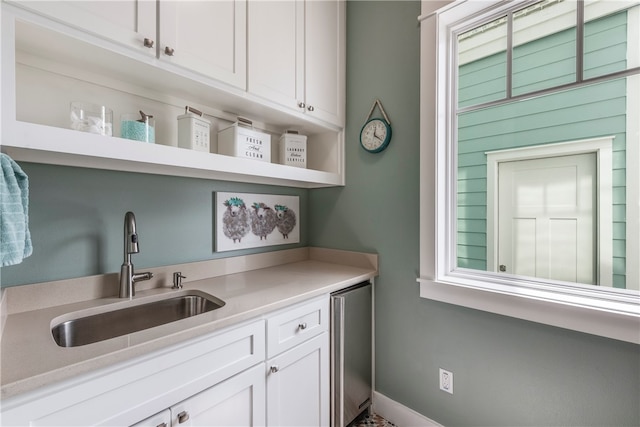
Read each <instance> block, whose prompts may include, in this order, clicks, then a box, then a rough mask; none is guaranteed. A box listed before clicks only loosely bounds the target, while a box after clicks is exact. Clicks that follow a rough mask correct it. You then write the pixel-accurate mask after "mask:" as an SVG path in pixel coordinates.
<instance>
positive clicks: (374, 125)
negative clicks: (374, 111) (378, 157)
mask: <svg viewBox="0 0 640 427" xmlns="http://www.w3.org/2000/svg"><path fill="white" fill-rule="evenodd" d="M390 139H391V128H390V127H389V125H388V124H387V123H386V122H384V121H382V120H381V119H371V120H369V121H368V122H367V123H365V125H364V126H363V127H362V131H360V143H361V144H362V147H363V148H364V149H365V150H367V151H370V152H372V153H377V152H379V151H382V150H384V149H385V148H386V147H387V145H388V144H389V140H390Z"/></svg>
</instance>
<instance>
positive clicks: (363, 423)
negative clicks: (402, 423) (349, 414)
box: [353, 414, 398, 427]
mask: <svg viewBox="0 0 640 427" xmlns="http://www.w3.org/2000/svg"><path fill="white" fill-rule="evenodd" d="M353 427H398V426H396V425H395V424H394V423H392V422H391V421H387V420H385V419H384V418H382V417H381V416H380V415H378V414H373V415H366V416H365V417H364V418H362V419H361V420H360V421H358V422H357V423H355V424H353Z"/></svg>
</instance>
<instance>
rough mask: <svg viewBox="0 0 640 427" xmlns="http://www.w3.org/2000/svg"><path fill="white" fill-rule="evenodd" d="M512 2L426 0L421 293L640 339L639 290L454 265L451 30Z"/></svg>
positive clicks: (610, 335) (606, 334)
mask: <svg viewBox="0 0 640 427" xmlns="http://www.w3.org/2000/svg"><path fill="white" fill-rule="evenodd" d="M436 4H437V3H436ZM440 5H441V3H440ZM512 5H513V3H512V2H508V1H506V2H505V1H496V0H486V1H467V0H459V1H456V2H454V3H451V4H449V5H447V6H445V7H443V8H441V9H439V10H437V11H435V12H434V6H435V5H434V4H433V3H431V2H430V1H428V0H423V3H422V12H423V15H421V17H420V18H419V19H420V21H421V77H420V78H421V90H420V93H421V101H420V102H421V114H420V140H421V141H420V147H421V149H420V277H419V278H418V282H419V284H420V296H421V297H423V298H428V299H432V300H437V301H441V302H446V303H451V304H456V305H461V306H464V307H468V308H473V309H478V310H483V311H488V312H491V313H496V314H501V315H505V316H510V317H514V318H519V319H525V320H529V321H534V322H538V323H543V324H547V325H552V326H556V327H562V328H567V329H571V330H575V331H580V332H586V333H590V334H595V335H599V336H604V337H608V338H613V339H617V340H622V341H627V342H633V343H638V344H640V292H638V291H633V290H618V289H612V288H606V287H594V286H589V285H580V284H572V283H567V282H559V281H549V280H539V279H535V278H524V277H520V276H511V275H507V274H504V273H500V274H498V273H495V272H484V271H479V270H470V269H463V268H458V267H457V257H456V245H455V242H456V226H455V222H456V220H455V212H456V197H455V188H456V187H455V185H456V184H455V183H456V169H457V168H456V158H455V155H456V150H455V149H454V147H452V144H449V141H452V140H455V136H456V135H455V133H456V129H455V120H453V118H452V117H451V115H450V114H449V111H451V110H452V109H451V108H449V107H450V106H451V105H452V102H454V101H455V97H454V96H453V94H454V91H455V82H453V81H452V76H455V73H454V67H455V66H456V65H455V60H451V58H454V56H453V55H454V52H453V48H452V46H453V43H451V40H450V39H449V38H450V34H451V32H452V29H453V28H454V27H455V26H456V25H459V24H458V23H459V22H461V20H463V19H464V20H465V25H467V26H468V25H469V24H470V23H471V22H472V21H475V20H480V19H483V17H485V16H486V15H487V14H493V13H494V12H496V11H498V10H501V9H505V8H508V7H511V6H512ZM434 64H435V66H434ZM436 106H445V107H444V108H439V107H436ZM629 262H633V261H631V260H629Z"/></svg>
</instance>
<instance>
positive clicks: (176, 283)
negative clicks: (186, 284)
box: [171, 271, 187, 289]
mask: <svg viewBox="0 0 640 427" xmlns="http://www.w3.org/2000/svg"><path fill="white" fill-rule="evenodd" d="M186 278H187V276H183V275H182V272H180V271H176V272H175V273H173V287H172V288H171V289H182V279H186Z"/></svg>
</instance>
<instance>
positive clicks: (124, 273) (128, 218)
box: [119, 212, 153, 298]
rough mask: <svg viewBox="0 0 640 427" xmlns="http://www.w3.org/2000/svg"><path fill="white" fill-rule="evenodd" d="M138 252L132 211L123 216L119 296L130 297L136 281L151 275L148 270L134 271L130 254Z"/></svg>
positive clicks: (133, 294)
mask: <svg viewBox="0 0 640 427" xmlns="http://www.w3.org/2000/svg"><path fill="white" fill-rule="evenodd" d="M138 252H140V249H139V248H138V233H136V217H135V215H134V214H133V212H127V213H126V214H125V216H124V262H123V263H122V266H121V267H120V295H119V296H120V298H131V297H133V296H135V294H136V287H135V284H136V282H140V281H142V280H149V279H151V278H152V277H153V274H152V273H150V272H144V273H137V274H136V273H134V271H133V264H132V263H131V254H137V253H138Z"/></svg>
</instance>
